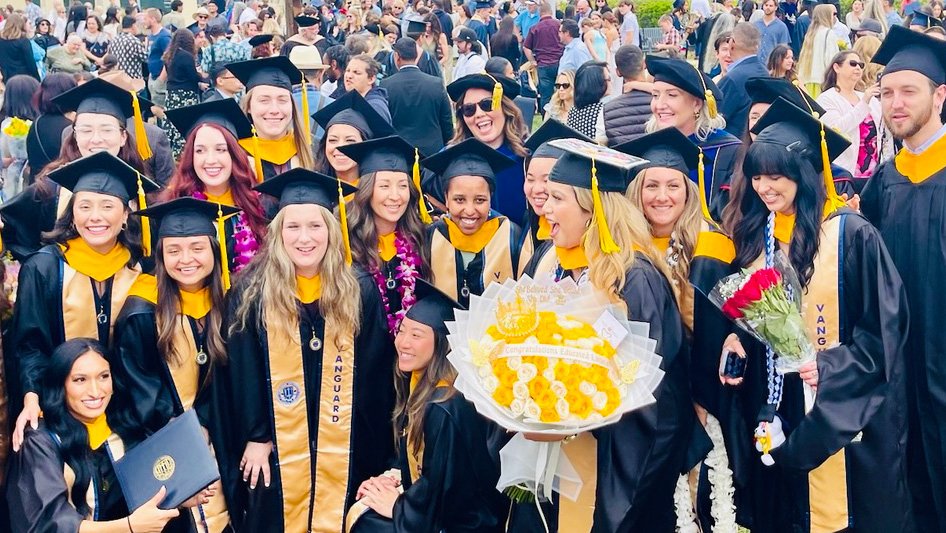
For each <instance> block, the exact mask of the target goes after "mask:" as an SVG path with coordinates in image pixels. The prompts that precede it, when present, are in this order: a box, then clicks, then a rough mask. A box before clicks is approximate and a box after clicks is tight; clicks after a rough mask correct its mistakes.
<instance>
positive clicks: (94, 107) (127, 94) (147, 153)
mask: <svg viewBox="0 0 946 533" xmlns="http://www.w3.org/2000/svg"><path fill="white" fill-rule="evenodd" d="M53 102H54V103H55V104H57V105H58V106H59V107H61V108H62V109H63V110H64V111H75V112H76V114H77V115H79V114H82V113H95V114H100V115H109V116H113V117H115V118H116V119H118V121H119V122H120V123H121V124H122V125H124V124H125V121H127V120H128V119H130V118H134V124H135V143H136V148H137V149H138V155H140V156H141V159H143V160H147V159H151V155H152V154H151V146H150V145H149V144H148V135H147V133H146V132H145V125H144V117H143V116H142V114H141V110H142V109H151V106H153V105H154V104H153V103H151V102H150V101H148V100H145V99H144V98H139V97H138V93H136V92H134V91H130V90H125V89H122V88H121V87H119V86H117V85H114V84H112V83H109V82H107V81H105V80H102V79H100V78H95V79H92V80H89V81H87V82H85V83H83V84H82V85H79V86H78V87H75V88H73V89H70V90H68V91H66V92H64V93H62V94H60V95H59V96H57V97H55V98H53Z"/></svg>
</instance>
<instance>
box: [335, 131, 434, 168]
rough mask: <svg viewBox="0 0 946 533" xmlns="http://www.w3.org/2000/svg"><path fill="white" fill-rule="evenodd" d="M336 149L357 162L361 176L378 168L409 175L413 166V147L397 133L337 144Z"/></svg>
mask: <svg viewBox="0 0 946 533" xmlns="http://www.w3.org/2000/svg"><path fill="white" fill-rule="evenodd" d="M338 149H339V150H341V152H342V153H343V154H345V155H347V156H348V157H350V158H352V159H353V160H354V161H355V162H357V163H358V173H359V174H361V175H362V176H364V175H365V174H368V173H371V172H378V171H379V170H391V171H394V172H404V173H406V174H408V175H410V174H411V171H412V170H413V168H414V147H413V146H411V145H410V144H409V143H408V142H407V141H405V140H404V139H402V138H401V137H398V136H397V135H391V136H390V137H381V138H380V139H371V140H369V141H365V142H360V143H355V144H348V145H345V146H339V147H338ZM421 157H423V155H421Z"/></svg>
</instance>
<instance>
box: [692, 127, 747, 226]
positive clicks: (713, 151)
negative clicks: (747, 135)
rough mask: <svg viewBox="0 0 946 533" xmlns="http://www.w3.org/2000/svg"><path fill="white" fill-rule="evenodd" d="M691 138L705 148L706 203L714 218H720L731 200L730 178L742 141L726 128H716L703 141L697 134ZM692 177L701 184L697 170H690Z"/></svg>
mask: <svg viewBox="0 0 946 533" xmlns="http://www.w3.org/2000/svg"><path fill="white" fill-rule="evenodd" d="M690 140H691V141H693V142H694V143H696V144H697V145H698V146H699V147H700V148H702V149H703V170H704V181H705V185H706V196H707V198H706V203H707V205H709V208H710V214H712V216H713V220H720V217H721V216H722V213H723V208H724V207H726V203H727V202H728V201H729V194H728V191H729V180H730V179H731V178H732V173H733V170H734V169H735V168H736V161H737V160H738V156H739V148H740V146H742V141H740V140H739V139H738V138H736V137H734V136H733V135H732V134H731V133H729V132H727V131H726V130H715V131H714V132H713V133H711V134H710V135H709V136H708V137H707V138H706V139H705V140H702V141H701V140H700V139H698V138H697V137H696V136H695V135H691V136H690ZM690 179H691V180H693V182H694V183H697V184H699V175H698V173H697V171H696V170H692V171H690ZM723 191H725V192H723Z"/></svg>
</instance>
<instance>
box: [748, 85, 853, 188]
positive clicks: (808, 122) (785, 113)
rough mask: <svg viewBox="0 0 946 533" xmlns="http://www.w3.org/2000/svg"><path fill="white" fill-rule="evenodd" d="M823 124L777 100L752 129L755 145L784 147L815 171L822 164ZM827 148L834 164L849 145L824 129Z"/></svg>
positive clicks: (828, 129)
mask: <svg viewBox="0 0 946 533" xmlns="http://www.w3.org/2000/svg"><path fill="white" fill-rule="evenodd" d="M821 128H822V124H821V122H819V121H818V119H816V118H814V117H813V116H811V114H810V113H808V112H806V111H804V110H802V109H799V108H798V107H797V106H795V105H794V104H792V103H790V102H789V101H788V100H785V99H784V98H779V99H777V100H776V101H775V103H773V104H772V107H770V108H769V110H768V111H766V112H765V114H764V115H762V117H761V118H760V119H759V122H757V123H756V125H755V127H753V128H752V133H755V134H756V138H755V141H753V144H756V143H770V144H775V145H778V146H784V147H785V148H786V149H787V150H788V151H790V152H793V153H797V154H799V155H801V156H803V157H806V158H808V160H809V161H810V162H811V164H812V166H814V168H815V170H818V171H820V170H821V168H822V160H821ZM824 133H825V140H826V141H827V144H828V158H829V159H830V160H831V161H834V159H835V158H837V157H838V156H839V155H841V152H843V151H845V150H847V148H848V147H849V146H850V145H851V143H850V141H848V140H847V139H845V138H844V136H842V135H841V134H840V133H838V132H836V131H834V130H833V129H831V128H829V127H824Z"/></svg>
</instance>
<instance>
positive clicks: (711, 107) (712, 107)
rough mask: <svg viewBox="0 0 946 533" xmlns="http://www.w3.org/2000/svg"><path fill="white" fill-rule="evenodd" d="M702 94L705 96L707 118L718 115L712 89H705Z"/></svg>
mask: <svg viewBox="0 0 946 533" xmlns="http://www.w3.org/2000/svg"><path fill="white" fill-rule="evenodd" d="M704 94H705V96H706V112H707V113H708V114H709V118H716V117H718V116H719V110H718V109H717V108H716V97H715V96H713V91H711V90H709V89H706V91H705V92H704Z"/></svg>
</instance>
